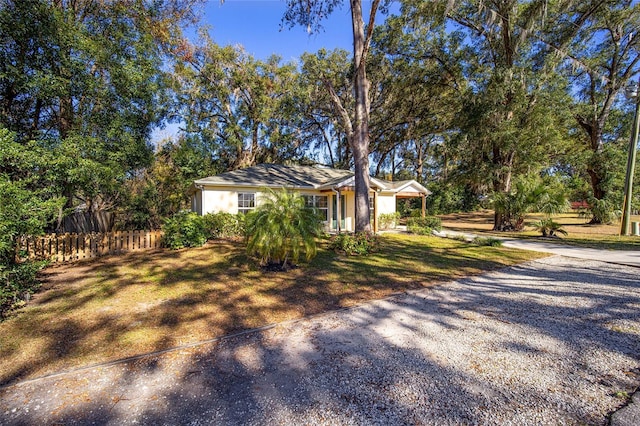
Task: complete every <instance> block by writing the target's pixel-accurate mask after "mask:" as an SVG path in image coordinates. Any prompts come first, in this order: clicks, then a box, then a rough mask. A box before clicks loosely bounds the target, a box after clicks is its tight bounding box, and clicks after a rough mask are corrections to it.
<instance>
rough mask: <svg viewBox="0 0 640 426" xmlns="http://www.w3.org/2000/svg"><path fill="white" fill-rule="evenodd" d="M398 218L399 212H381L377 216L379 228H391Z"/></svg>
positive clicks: (394, 225)
mask: <svg viewBox="0 0 640 426" xmlns="http://www.w3.org/2000/svg"><path fill="white" fill-rule="evenodd" d="M398 220H400V213H397V212H396V213H383V214H381V215H380V216H378V224H379V226H380V229H393V228H395V227H396V225H397V224H398Z"/></svg>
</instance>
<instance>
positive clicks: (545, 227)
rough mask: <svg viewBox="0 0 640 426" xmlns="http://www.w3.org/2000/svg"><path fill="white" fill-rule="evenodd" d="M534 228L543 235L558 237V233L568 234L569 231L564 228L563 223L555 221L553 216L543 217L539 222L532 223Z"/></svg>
mask: <svg viewBox="0 0 640 426" xmlns="http://www.w3.org/2000/svg"><path fill="white" fill-rule="evenodd" d="M531 225H532V226H533V228H534V229H535V230H536V231H538V232H540V233H541V234H542V236H543V237H557V236H558V235H557V234H562V235H567V234H568V232H567V231H565V230H564V229H562V225H560V224H559V223H557V222H554V221H553V220H552V219H551V218H548V219H542V220H541V221H539V222H535V223H533V224H531Z"/></svg>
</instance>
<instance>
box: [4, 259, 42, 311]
mask: <svg viewBox="0 0 640 426" xmlns="http://www.w3.org/2000/svg"><path fill="white" fill-rule="evenodd" d="M46 264H47V262H46V261H40V262H24V263H16V264H12V265H1V264H0V318H4V317H5V316H6V314H7V312H9V311H10V310H11V309H13V308H15V307H17V306H18V305H20V303H22V302H23V301H25V300H28V299H29V296H30V295H31V294H33V292H34V291H35V290H36V289H37V288H38V287H39V286H40V283H39V282H38V280H37V279H36V275H37V274H38V271H40V270H41V269H42V268H44V267H45V266H46Z"/></svg>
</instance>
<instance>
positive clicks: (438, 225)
mask: <svg viewBox="0 0 640 426" xmlns="http://www.w3.org/2000/svg"><path fill="white" fill-rule="evenodd" d="M441 229H442V220H441V219H440V218H439V217H436V216H426V217H411V218H409V219H407V231H409V232H411V233H413V234H419V235H429V234H431V231H433V230H436V231H439V230H441Z"/></svg>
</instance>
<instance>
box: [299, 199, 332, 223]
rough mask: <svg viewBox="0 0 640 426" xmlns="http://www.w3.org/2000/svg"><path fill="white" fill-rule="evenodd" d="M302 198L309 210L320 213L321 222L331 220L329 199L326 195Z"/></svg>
mask: <svg viewBox="0 0 640 426" xmlns="http://www.w3.org/2000/svg"><path fill="white" fill-rule="evenodd" d="M302 198H304V204H305V205H306V206H307V207H308V208H310V209H316V210H317V211H318V214H319V215H320V219H321V220H323V221H328V220H329V197H327V196H326V195H303V196H302Z"/></svg>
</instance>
